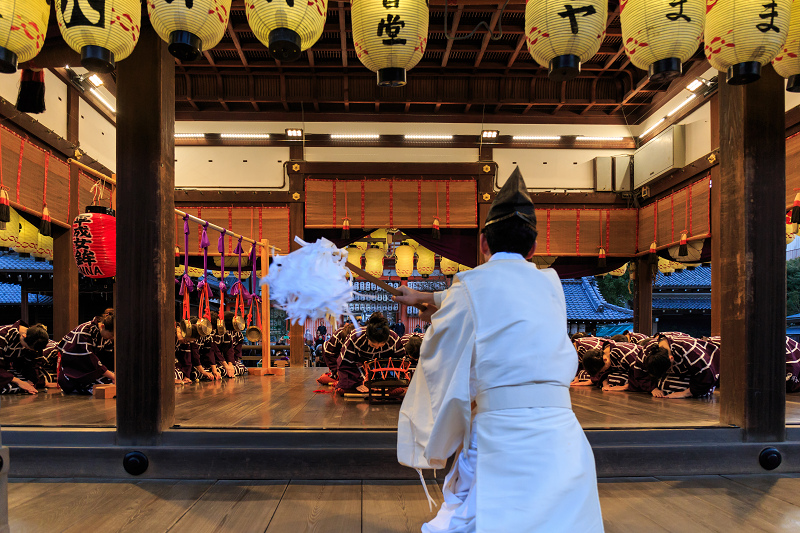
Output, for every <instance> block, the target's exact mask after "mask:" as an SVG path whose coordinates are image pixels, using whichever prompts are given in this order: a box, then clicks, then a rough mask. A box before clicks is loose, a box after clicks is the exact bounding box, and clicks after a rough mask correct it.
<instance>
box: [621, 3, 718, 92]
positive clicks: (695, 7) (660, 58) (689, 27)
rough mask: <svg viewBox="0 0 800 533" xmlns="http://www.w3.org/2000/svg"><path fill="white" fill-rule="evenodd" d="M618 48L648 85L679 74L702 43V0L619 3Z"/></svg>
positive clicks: (703, 8) (704, 7)
mask: <svg viewBox="0 0 800 533" xmlns="http://www.w3.org/2000/svg"><path fill="white" fill-rule="evenodd" d="M619 9H620V13H619V22H620V25H621V26H622V45H623V46H624V47H625V53H626V54H627V55H628V57H629V58H630V60H631V63H633V64H634V65H635V66H637V67H639V68H640V69H642V70H646V71H647V73H648V75H649V76H650V80H651V81H665V80H669V79H672V78H675V77H677V76H680V75H681V74H682V72H683V63H684V62H685V61H687V60H688V59H689V58H690V57H692V55H694V53H695V52H696V51H697V47H698V46H700V43H701V42H702V40H703V25H704V24H705V20H706V6H705V1H704V0H622V2H621V3H620V6H619Z"/></svg>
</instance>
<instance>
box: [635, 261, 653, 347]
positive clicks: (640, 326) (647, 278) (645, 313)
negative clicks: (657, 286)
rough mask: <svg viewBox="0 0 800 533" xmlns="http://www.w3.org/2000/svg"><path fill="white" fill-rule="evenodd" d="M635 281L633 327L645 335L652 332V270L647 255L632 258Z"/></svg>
mask: <svg viewBox="0 0 800 533" xmlns="http://www.w3.org/2000/svg"><path fill="white" fill-rule="evenodd" d="M634 264H635V265H636V281H635V282H634V287H635V290H634V293H633V329H634V330H635V331H636V332H637V333H644V334H645V335H652V334H653V271H652V270H651V266H650V264H649V263H648V259H647V256H644V257H638V258H636V259H634Z"/></svg>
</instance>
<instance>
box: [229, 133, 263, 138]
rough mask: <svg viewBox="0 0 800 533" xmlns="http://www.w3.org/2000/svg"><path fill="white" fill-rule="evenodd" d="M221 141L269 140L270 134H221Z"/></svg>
mask: <svg viewBox="0 0 800 533" xmlns="http://www.w3.org/2000/svg"><path fill="white" fill-rule="evenodd" d="M219 136H220V138H221V139H269V133H220V134H219Z"/></svg>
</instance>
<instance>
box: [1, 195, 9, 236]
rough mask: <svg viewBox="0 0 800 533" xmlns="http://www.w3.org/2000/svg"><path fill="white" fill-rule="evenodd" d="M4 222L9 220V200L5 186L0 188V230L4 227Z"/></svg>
mask: <svg viewBox="0 0 800 533" xmlns="http://www.w3.org/2000/svg"><path fill="white" fill-rule="evenodd" d="M6 222H11V202H10V200H9V198H8V192H7V191H6V189H5V188H2V189H0V230H4V229H6Z"/></svg>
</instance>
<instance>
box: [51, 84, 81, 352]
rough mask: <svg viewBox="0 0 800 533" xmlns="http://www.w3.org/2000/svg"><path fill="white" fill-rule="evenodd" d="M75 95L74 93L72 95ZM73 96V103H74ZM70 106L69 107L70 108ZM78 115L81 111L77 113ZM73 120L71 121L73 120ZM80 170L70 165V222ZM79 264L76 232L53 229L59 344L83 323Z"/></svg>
mask: <svg viewBox="0 0 800 533" xmlns="http://www.w3.org/2000/svg"><path fill="white" fill-rule="evenodd" d="M69 94H71V93H69ZM71 98H72V97H71V96H70V100H71ZM68 107H69V106H68ZM76 112H77V111H76ZM70 120H71V118H70ZM79 176H80V169H79V168H78V167H77V166H75V165H70V166H69V192H70V196H69V198H68V200H67V202H68V209H67V221H68V222H69V223H70V224H71V223H72V220H73V219H74V218H75V217H76V216H78V215H79V213H78V209H79V204H78V194H79V192H80V191H79V189H78V177H79ZM78 302H79V294H78V264H77V263H76V262H75V257H74V255H73V252H72V230H71V229H63V228H60V227H57V226H55V225H54V226H53V334H52V339H53V340H54V341H56V342H58V341H60V340H61V338H62V337H63V336H64V335H66V334H67V333H69V331H70V330H71V329H72V328H74V327H75V326H77V325H78V324H79V323H80V319H79V317H78Z"/></svg>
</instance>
